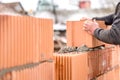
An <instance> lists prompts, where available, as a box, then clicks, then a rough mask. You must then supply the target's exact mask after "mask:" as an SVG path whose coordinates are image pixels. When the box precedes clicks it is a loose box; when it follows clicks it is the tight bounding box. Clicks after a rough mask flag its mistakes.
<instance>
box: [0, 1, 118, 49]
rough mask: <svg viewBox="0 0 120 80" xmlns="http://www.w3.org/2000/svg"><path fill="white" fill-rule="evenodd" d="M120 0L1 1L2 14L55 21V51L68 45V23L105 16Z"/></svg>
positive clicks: (112, 10)
mask: <svg viewBox="0 0 120 80" xmlns="http://www.w3.org/2000/svg"><path fill="white" fill-rule="evenodd" d="M118 2H119V0H0V14H7V15H26V16H33V17H37V18H49V19H53V22H54V25H53V30H54V38H53V39H54V43H55V47H54V48H55V51H57V50H59V49H60V48H61V47H63V46H65V45H66V42H67V41H66V21H70V20H72V21H73V20H80V18H81V17H90V18H92V17H95V16H98V17H100V16H105V15H108V14H110V13H113V12H114V9H115V6H116V4H117V3H118Z"/></svg>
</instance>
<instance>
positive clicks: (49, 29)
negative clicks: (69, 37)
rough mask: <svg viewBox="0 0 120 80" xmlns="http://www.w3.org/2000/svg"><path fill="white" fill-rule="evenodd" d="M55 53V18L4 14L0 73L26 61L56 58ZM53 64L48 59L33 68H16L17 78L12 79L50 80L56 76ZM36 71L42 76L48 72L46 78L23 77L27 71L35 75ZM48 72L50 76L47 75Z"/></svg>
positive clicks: (0, 28)
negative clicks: (53, 19) (53, 20)
mask: <svg viewBox="0 0 120 80" xmlns="http://www.w3.org/2000/svg"><path fill="white" fill-rule="evenodd" d="M52 54H53V22H52V20H51V19H39V18H34V17H28V16H8V15H0V75H2V71H3V72H4V71H5V70H6V69H8V68H11V69H10V70H9V72H10V73H11V72H12V68H13V67H14V68H15V67H19V66H22V67H24V65H26V64H34V63H38V62H40V61H44V60H49V59H52V56H53V55H52ZM53 64H54V63H51V64H49V63H48V62H45V64H43V63H41V64H39V65H37V66H35V67H34V68H32V69H29V68H28V69H27V68H26V69H25V70H24V69H23V70H20V71H17V70H16V71H15V72H14V71H13V72H12V73H14V75H15V77H16V78H17V79H14V78H13V79H12V80H38V79H39V80H40V79H41V80H48V79H47V78H49V80H53V79H52V78H53V77H52V76H53V73H52V71H51V70H53V68H54V67H53ZM3 69H4V70H3ZM37 69H38V71H37ZM42 69H43V70H42ZM36 71H37V73H38V74H40V75H39V76H40V77H41V76H42V75H44V76H43V77H44V78H43V79H42V78H35V79H33V78H32V79H24V78H22V77H23V76H25V75H26V76H31V77H33V76H35V74H36V73H35V72H36ZM42 73H43V74H42ZM6 74H9V73H6ZM19 75H20V76H19ZM36 76H37V75H36ZM39 76H38V77H39ZM45 76H49V77H47V78H45ZM18 77H21V78H20V79H18ZM4 80H6V79H4ZM10 80H11V79H10Z"/></svg>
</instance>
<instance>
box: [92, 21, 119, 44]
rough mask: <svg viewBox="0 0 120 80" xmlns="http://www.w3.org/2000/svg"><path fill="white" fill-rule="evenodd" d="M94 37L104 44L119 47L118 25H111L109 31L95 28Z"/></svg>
mask: <svg viewBox="0 0 120 80" xmlns="http://www.w3.org/2000/svg"><path fill="white" fill-rule="evenodd" d="M94 36H95V37H96V38H97V39H99V40H100V41H103V42H105V43H109V44H115V45H118V44H119V45H120V23H119V25H115V24H112V28H111V29H109V30H104V29H101V28H97V29H96V30H95V31H94Z"/></svg>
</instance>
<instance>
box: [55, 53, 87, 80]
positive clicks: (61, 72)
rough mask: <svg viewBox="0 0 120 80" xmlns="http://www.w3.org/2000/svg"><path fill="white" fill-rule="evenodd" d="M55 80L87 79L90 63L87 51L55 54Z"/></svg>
mask: <svg viewBox="0 0 120 80" xmlns="http://www.w3.org/2000/svg"><path fill="white" fill-rule="evenodd" d="M54 56H55V60H56V63H55V76H56V78H55V80H87V73H88V66H87V65H88V64H87V54H86V53H76V52H73V53H66V54H57V53H56V54H54Z"/></svg>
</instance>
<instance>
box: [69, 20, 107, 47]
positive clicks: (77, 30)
mask: <svg viewBox="0 0 120 80" xmlns="http://www.w3.org/2000/svg"><path fill="white" fill-rule="evenodd" d="M83 22H84V21H68V22H67V46H75V47H77V46H81V45H83V44H85V45H87V46H88V47H95V46H99V45H102V44H105V43H103V42H101V41H99V40H97V39H96V38H95V37H93V36H91V35H90V34H88V33H87V32H86V31H84V30H83ZM98 23H99V25H100V27H102V28H104V29H105V28H106V26H105V24H104V22H103V21H98Z"/></svg>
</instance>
